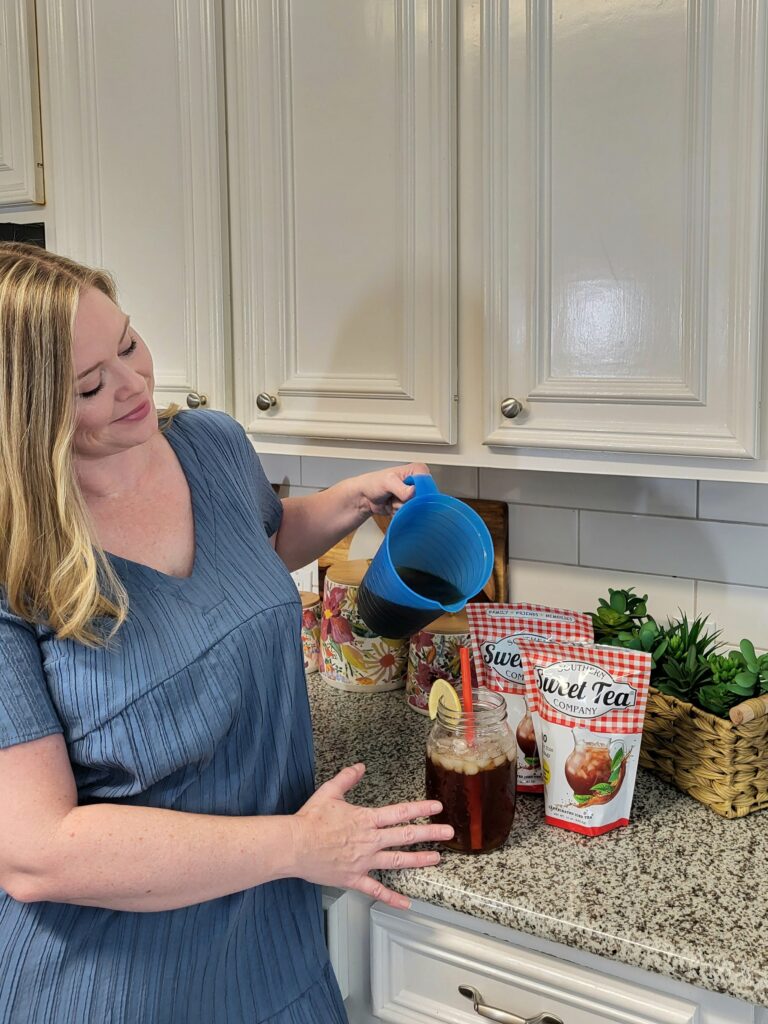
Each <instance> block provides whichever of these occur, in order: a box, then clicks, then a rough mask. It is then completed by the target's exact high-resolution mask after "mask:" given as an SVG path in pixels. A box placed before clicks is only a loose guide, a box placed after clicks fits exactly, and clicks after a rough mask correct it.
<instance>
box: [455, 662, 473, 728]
mask: <svg viewBox="0 0 768 1024" xmlns="http://www.w3.org/2000/svg"><path fill="white" fill-rule="evenodd" d="M459 660H460V663H461V703H462V704H463V705H464V714H465V716H466V719H467V743H469V745H470V746H471V745H472V744H473V743H474V741H475V716H474V714H473V711H472V670H471V669H470V667H469V648H468V647H460V648H459Z"/></svg>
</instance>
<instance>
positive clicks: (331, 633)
mask: <svg viewBox="0 0 768 1024" xmlns="http://www.w3.org/2000/svg"><path fill="white" fill-rule="evenodd" d="M369 565H370V562H369V561H368V560H367V559H353V560H351V561H349V562H337V563H336V564H335V565H332V566H331V567H330V568H329V569H328V572H327V573H326V575H325V588H324V590H323V612H322V618H321V626H320V660H321V665H320V674H321V675H322V677H323V679H324V680H325V681H326V682H327V683H330V685H331V686H335V687H336V688H337V689H339V690H351V691H354V692H356V693H379V692H381V691H382V690H399V689H401V688H402V687H403V686H404V685H405V670H406V665H407V661H408V639H407V638H406V639H404V640H390V639H387V638H385V637H381V636H377V635H376V634H375V633H372V632H371V631H370V630H369V629H368V627H367V626H366V625H365V623H364V622H363V620H362V619H361V618H360V616H359V614H358V611H357V589H358V587H359V586H360V582H361V581H362V578H363V576H364V575H365V571H366V569H367V568H368V566H369Z"/></svg>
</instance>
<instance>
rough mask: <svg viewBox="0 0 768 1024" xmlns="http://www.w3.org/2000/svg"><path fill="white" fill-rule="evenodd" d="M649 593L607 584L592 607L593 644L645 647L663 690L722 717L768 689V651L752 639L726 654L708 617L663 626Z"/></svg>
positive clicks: (682, 619) (654, 677)
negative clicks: (650, 607)
mask: <svg viewBox="0 0 768 1024" xmlns="http://www.w3.org/2000/svg"><path fill="white" fill-rule="evenodd" d="M647 602H648V596H647V595H643V596H642V597H641V596H640V595H638V594H635V592H634V591H633V590H632V589H631V588H627V589H624V590H613V589H609V591H608V599H607V600H606V599H605V598H600V601H599V605H598V608H597V611H595V612H591V613H590V614H591V618H592V624H593V626H594V631H595V643H598V644H609V645H610V646H612V647H625V648H628V649H629V650H633V651H646V652H647V653H649V654H650V655H651V661H652V666H651V682H652V684H653V685H654V686H655V687H656V689H658V690H659V691H660V692H661V693H665V694H667V695H668V696H671V697H677V698H678V699H680V700H685V701H688V702H689V703H691V704H695V705H696V706H697V707H700V708H702V709H703V710H704V711H709V712H711V713H712V714H714V715H718V716H719V717H721V718H727V717H728V712H729V710H730V709H731V708H732V707H734V706H735V705H736V704H740V703H741V702H742V701H744V700H748V699H749V698H750V697H757V696H759V695H760V694H761V693H768V654H760V655H758V654H757V653H756V651H755V648H754V645H753V644H752V642H751V641H750V640H742V641H741V643H740V645H739V650H737V651H735V650H734V651H728V652H727V653H722V652H721V650H720V648H721V647H722V646H723V645H722V644H720V643H719V637H720V631H719V630H717V631H708V630H707V616H705V615H700V616H698V617H697V618H695V619H694V620H693V621H692V622H691V621H689V619H688V617H687V616H686V615H684V614H683V613H682V612H681V613H680V616H681V617H680V618H679V619H673V620H669V621H668V622H667V624H666V625H665V626H661V625H660V624H659V623H658V622H657V621H656V619H654V618H653V616H651V615H649V614H648V604H647Z"/></svg>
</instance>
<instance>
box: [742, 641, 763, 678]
mask: <svg viewBox="0 0 768 1024" xmlns="http://www.w3.org/2000/svg"><path fill="white" fill-rule="evenodd" d="M739 650H740V651H741V653H742V654H743V655H744V660H745V661H746V663H747V668H748V669H749V670H750V672H757V670H758V664H757V655H756V654H755V645H754V644H753V643H752V641H751V640H742V641H741V643H740V644H739Z"/></svg>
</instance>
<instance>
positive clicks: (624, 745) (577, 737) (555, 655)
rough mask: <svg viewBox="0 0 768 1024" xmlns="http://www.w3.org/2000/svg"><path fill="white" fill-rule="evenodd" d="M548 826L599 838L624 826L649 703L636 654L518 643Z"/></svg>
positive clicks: (647, 662)
mask: <svg viewBox="0 0 768 1024" xmlns="http://www.w3.org/2000/svg"><path fill="white" fill-rule="evenodd" d="M518 647H519V650H520V654H521V656H522V660H523V669H524V673H525V689H526V697H527V700H528V706H529V708H530V709H531V715H532V717H533V724H534V729H535V733H536V741H537V743H538V748H539V752H540V756H541V764H542V774H543V776H544V814H545V817H546V820H547V821H548V822H549V824H550V825H557V826H558V827H559V828H566V829H569V830H570V831H572V832H580V833H582V834H583V835H587V836H599V835H601V834H602V833H603V832H609V831H610V830H611V829H614V828H619V827H620V826H622V825H628V824H629V812H630V808H631V807H632V794H633V793H634V789H635V778H636V776H637V765H638V759H639V756H640V740H641V738H642V731H643V719H644V717H645V705H646V701H647V699H648V683H649V679H650V675H651V656H650V654H646V653H644V652H642V651H629V650H624V649H623V648H618V647H601V646H592V645H586V644H564V643H542V642H541V641H539V640H535V639H520V640H519V641H518Z"/></svg>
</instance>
